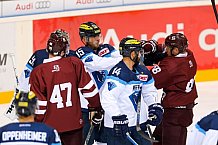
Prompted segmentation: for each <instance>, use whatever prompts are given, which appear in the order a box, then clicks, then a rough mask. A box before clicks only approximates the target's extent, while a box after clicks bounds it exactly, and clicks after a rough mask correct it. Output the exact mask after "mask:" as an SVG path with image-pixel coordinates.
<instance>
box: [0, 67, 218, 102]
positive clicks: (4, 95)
mask: <svg viewBox="0 0 218 145" xmlns="http://www.w3.org/2000/svg"><path fill="white" fill-rule="evenodd" d="M195 80H196V82H205V81H218V69H210V70H198V71H197V74H196V77H195ZM13 96H14V91H7V92H0V104H7V103H10V102H11V99H12V98H13Z"/></svg>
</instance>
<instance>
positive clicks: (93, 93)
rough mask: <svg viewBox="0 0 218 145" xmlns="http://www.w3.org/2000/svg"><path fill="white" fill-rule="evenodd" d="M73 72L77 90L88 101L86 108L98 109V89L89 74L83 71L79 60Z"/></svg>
mask: <svg viewBox="0 0 218 145" xmlns="http://www.w3.org/2000/svg"><path fill="white" fill-rule="evenodd" d="M75 70H76V75H77V76H78V80H79V84H78V89H79V90H80V92H81V93H82V95H83V97H85V98H86V99H87V100H88V102H89V105H88V106H89V107H90V108H96V109H100V108H101V104H100V98H99V93H98V89H97V87H96V86H95V84H94V82H93V80H92V79H91V77H90V75H89V73H88V72H87V71H86V70H85V68H84V64H83V63H82V62H81V61H80V60H77V64H76V67H75Z"/></svg>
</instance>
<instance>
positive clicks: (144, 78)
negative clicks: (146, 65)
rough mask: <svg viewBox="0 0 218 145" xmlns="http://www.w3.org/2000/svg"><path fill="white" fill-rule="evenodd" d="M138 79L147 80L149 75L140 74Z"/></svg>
mask: <svg viewBox="0 0 218 145" xmlns="http://www.w3.org/2000/svg"><path fill="white" fill-rule="evenodd" d="M138 79H139V80H140V81H143V82H144V81H147V80H148V75H138Z"/></svg>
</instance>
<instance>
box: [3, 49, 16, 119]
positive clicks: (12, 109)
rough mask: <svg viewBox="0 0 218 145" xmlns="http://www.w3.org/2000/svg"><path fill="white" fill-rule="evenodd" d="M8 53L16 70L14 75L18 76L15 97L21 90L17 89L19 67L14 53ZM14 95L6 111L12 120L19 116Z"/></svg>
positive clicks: (6, 114)
mask: <svg viewBox="0 0 218 145" xmlns="http://www.w3.org/2000/svg"><path fill="white" fill-rule="evenodd" d="M8 55H9V56H10V57H11V60H12V66H13V70H14V75H15V78H16V87H15V88H16V89H15V91H14V97H15V96H16V95H17V93H18V92H19V90H18V89H17V86H18V85H19V81H18V76H17V69H16V67H15V60H14V54H13V53H9V54H8ZM14 97H13V98H12V100H11V102H10V105H9V107H8V109H7V110H6V111H5V113H4V115H5V116H6V117H8V118H9V119H11V120H12V121H13V120H15V119H17V118H18V117H17V115H16V111H15V105H14Z"/></svg>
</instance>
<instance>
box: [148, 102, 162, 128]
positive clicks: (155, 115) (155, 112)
mask: <svg viewBox="0 0 218 145" xmlns="http://www.w3.org/2000/svg"><path fill="white" fill-rule="evenodd" d="M163 112H164V110H163V107H162V106H161V104H160V103H155V104H152V105H150V106H149V107H148V120H147V124H150V125H153V126H157V125H158V124H160V122H161V120H162V118H163Z"/></svg>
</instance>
